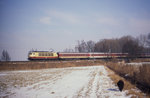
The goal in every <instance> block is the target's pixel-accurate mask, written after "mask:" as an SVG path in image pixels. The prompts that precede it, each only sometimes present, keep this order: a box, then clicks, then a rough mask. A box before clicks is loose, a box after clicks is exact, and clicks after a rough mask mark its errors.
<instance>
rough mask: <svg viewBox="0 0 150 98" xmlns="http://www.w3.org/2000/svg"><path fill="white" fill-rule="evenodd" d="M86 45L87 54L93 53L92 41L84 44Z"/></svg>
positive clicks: (93, 45) (93, 44)
mask: <svg viewBox="0 0 150 98" xmlns="http://www.w3.org/2000/svg"><path fill="white" fill-rule="evenodd" d="M86 45H87V51H88V52H94V47H95V42H93V41H92V40H90V41H87V42H86Z"/></svg>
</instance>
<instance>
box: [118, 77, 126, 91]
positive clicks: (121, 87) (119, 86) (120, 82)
mask: <svg viewBox="0 0 150 98" xmlns="http://www.w3.org/2000/svg"><path fill="white" fill-rule="evenodd" d="M117 85H118V88H119V90H120V91H122V90H123V87H124V82H123V81H122V80H119V81H118V83H117Z"/></svg>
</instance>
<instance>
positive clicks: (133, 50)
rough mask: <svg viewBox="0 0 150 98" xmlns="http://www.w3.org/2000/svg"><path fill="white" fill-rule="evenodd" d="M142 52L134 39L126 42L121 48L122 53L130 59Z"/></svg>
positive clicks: (141, 48)
mask: <svg viewBox="0 0 150 98" xmlns="http://www.w3.org/2000/svg"><path fill="white" fill-rule="evenodd" d="M142 50H143V47H141V46H139V43H138V42H137V41H136V40H134V39H129V40H127V41H126V42H125V43H124V45H123V47H122V52H123V53H129V55H130V57H133V56H137V55H138V54H139V53H141V52H142Z"/></svg>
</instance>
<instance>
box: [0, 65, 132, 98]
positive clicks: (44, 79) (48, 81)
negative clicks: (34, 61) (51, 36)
mask: <svg viewBox="0 0 150 98" xmlns="http://www.w3.org/2000/svg"><path fill="white" fill-rule="evenodd" d="M107 74H108V73H107V71H106V70H105V67H104V66H91V67H70V68H53V69H42V70H28V71H5V72H0V97H10V98H109V97H111V98H117V97H118V98H120V97H123V98H124V97H125V98H126V97H127V98H128V97H131V95H129V96H127V93H128V91H123V92H120V91H119V90H118V88H117V86H116V85H115V84H113V82H112V80H111V79H110V78H109V77H108V75H107Z"/></svg>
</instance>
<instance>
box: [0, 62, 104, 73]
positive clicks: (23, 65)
mask: <svg viewBox="0 0 150 98" xmlns="http://www.w3.org/2000/svg"><path fill="white" fill-rule="evenodd" d="M102 64H104V62H103V61H101V60H74V61H27V62H0V71H3V70H30V69H45V68H63V67H79V66H93V65H102Z"/></svg>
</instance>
